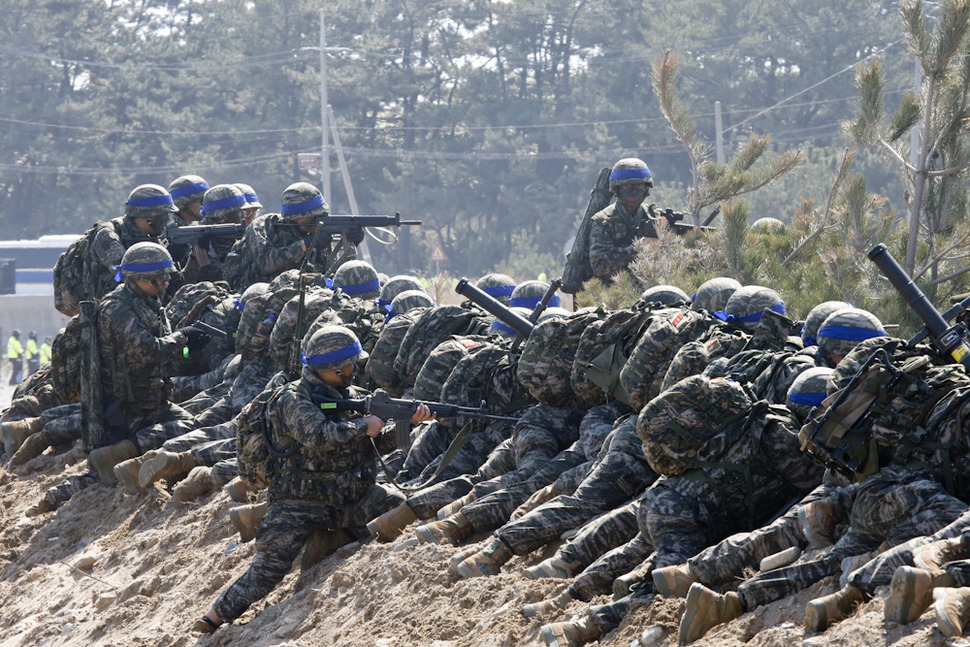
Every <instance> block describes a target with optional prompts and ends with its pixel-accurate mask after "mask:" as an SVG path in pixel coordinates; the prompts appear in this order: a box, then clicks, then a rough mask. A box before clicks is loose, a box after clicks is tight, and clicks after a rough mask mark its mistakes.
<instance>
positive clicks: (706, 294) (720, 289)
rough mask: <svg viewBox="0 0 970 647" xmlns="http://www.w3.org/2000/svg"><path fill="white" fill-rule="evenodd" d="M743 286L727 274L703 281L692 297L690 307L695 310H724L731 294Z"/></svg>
mask: <svg viewBox="0 0 970 647" xmlns="http://www.w3.org/2000/svg"><path fill="white" fill-rule="evenodd" d="M740 288H741V284H740V283H738V282H737V281H735V280H734V279H732V278H730V277H727V276H718V277H715V278H713V279H710V280H709V281H704V282H703V283H701V285H700V287H698V288H697V292H695V293H694V297H693V298H692V299H691V303H690V309H691V310H694V311H695V312H700V311H701V310H706V311H707V312H718V311H720V310H724V307H725V306H726V305H727V302H728V301H729V300H730V299H731V295H732V294H734V293H735V292H736V291H737V290H739V289H740Z"/></svg>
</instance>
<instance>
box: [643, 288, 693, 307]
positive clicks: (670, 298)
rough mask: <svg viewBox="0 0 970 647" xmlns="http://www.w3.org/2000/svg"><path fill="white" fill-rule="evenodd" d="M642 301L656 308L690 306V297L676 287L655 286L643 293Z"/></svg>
mask: <svg viewBox="0 0 970 647" xmlns="http://www.w3.org/2000/svg"><path fill="white" fill-rule="evenodd" d="M640 301H642V302H643V303H649V304H653V306H654V307H657V306H665V307H667V308H679V307H681V306H687V305H689V304H690V297H689V296H687V293H686V292H684V291H683V290H681V289H680V288H678V287H677V286H675V285H654V286H653V287H649V288H647V289H646V290H644V291H643V294H641V295H640ZM634 305H636V304H634Z"/></svg>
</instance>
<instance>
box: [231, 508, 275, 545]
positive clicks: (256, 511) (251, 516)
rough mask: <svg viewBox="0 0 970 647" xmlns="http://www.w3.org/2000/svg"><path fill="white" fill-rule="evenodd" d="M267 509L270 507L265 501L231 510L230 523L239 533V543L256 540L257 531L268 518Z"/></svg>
mask: <svg viewBox="0 0 970 647" xmlns="http://www.w3.org/2000/svg"><path fill="white" fill-rule="evenodd" d="M267 507H269V506H268V505H267V504H266V502H265V501H263V502H262V503H250V504H246V505H240V506H236V507H235V508H230V509H229V521H231V522H232V525H233V527H234V528H235V529H236V530H238V531H239V541H241V542H243V543H246V542H247V541H252V540H253V539H255V538H256V529H257V528H259V524H260V523H261V522H262V521H263V517H265V516H266V508H267Z"/></svg>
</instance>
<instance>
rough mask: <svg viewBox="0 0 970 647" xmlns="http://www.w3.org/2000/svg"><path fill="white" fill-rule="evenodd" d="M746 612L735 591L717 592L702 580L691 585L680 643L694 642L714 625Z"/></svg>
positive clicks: (682, 620) (679, 636) (681, 622)
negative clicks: (702, 582)
mask: <svg viewBox="0 0 970 647" xmlns="http://www.w3.org/2000/svg"><path fill="white" fill-rule="evenodd" d="M743 614H744V608H743V607H742V606H741V598H739V597H738V594H737V593H735V592H734V591H729V592H728V593H724V594H721V593H715V592H714V591H712V590H711V589H709V588H707V587H706V586H704V585H703V584H701V583H700V582H695V583H693V584H691V585H690V590H688V591H687V605H686V607H685V608H684V615H683V617H682V618H681V619H680V630H679V632H678V634H677V636H678V640H679V641H680V644H682V645H683V644H686V643H690V642H694V641H695V640H697V639H698V638H700V637H702V636H703V635H704V634H706V633H707V632H708V631H710V630H711V628H712V627H716V626H717V625H720V624H724V623H725V622H731V621H732V620H734V619H735V618H740V617H741V616H742V615H743Z"/></svg>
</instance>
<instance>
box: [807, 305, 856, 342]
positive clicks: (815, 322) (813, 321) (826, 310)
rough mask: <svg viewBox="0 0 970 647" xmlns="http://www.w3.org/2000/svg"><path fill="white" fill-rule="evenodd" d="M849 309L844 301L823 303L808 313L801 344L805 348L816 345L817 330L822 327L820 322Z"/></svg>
mask: <svg viewBox="0 0 970 647" xmlns="http://www.w3.org/2000/svg"><path fill="white" fill-rule="evenodd" d="M849 307H851V306H850V305H849V304H848V303H846V302H845V301H823V302H822V303H820V304H818V305H817V306H815V307H814V308H812V309H811V310H809V311H808V314H807V315H806V316H805V325H804V327H803V328H802V342H804V344H805V345H806V346H814V345H815V344H817V343H818V329H819V328H821V327H822V322H823V321H825V319H826V318H827V317H828V316H829V315H830V314H832V313H834V312H837V311H839V310H842V309H844V308H849Z"/></svg>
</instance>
